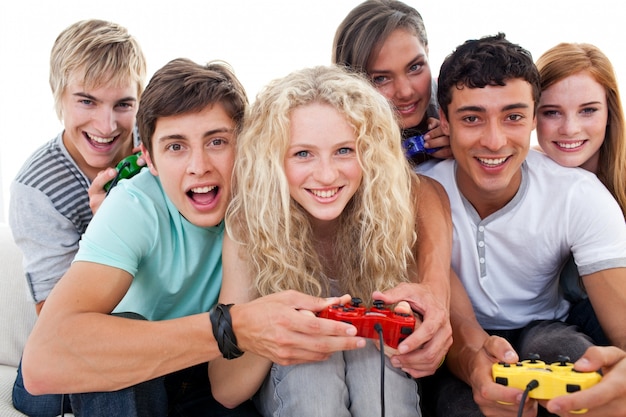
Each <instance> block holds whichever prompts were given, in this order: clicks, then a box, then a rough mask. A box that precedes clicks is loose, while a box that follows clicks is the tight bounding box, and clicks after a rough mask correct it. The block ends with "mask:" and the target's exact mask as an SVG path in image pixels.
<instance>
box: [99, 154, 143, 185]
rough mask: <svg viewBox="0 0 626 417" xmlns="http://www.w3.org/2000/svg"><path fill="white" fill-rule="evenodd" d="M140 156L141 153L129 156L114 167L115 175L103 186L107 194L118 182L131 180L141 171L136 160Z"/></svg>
mask: <svg viewBox="0 0 626 417" xmlns="http://www.w3.org/2000/svg"><path fill="white" fill-rule="evenodd" d="M140 156H141V152H138V153H136V154H133V155H129V156H127V157H126V158H124V159H122V160H121V161H120V162H119V163H118V164H117V166H116V167H115V169H116V170H117V175H116V176H115V178H113V179H112V180H111V181H109V182H107V183H106V184H105V185H104V189H105V191H107V193H108V192H109V191H110V190H111V189H112V188H113V187H115V186H116V185H117V183H118V182H119V181H120V180H123V179H127V178H132V177H134V176H135V175H136V174H138V173H139V171H141V169H142V168H143V166H141V165H138V164H137V159H139V157H140Z"/></svg>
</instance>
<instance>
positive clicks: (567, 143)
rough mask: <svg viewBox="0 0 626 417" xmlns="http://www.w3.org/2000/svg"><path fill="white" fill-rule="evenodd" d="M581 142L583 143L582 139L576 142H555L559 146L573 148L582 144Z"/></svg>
mask: <svg viewBox="0 0 626 417" xmlns="http://www.w3.org/2000/svg"><path fill="white" fill-rule="evenodd" d="M583 143H585V141H584V140H579V141H578V142H557V143H556V144H557V146H558V147H559V148H565V149H574V148H578V147H580V146H582V145H583Z"/></svg>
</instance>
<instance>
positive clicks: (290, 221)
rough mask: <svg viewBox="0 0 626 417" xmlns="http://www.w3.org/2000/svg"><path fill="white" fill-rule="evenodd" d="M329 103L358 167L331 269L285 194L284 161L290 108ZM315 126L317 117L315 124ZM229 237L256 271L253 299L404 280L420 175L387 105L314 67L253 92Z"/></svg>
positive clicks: (365, 292)
mask: <svg viewBox="0 0 626 417" xmlns="http://www.w3.org/2000/svg"><path fill="white" fill-rule="evenodd" d="M311 103H323V104H327V105H330V106H332V107H333V108H335V109H336V110H337V111H338V112H340V113H341V114H342V115H344V116H345V118H346V120H347V121H348V123H349V124H350V125H351V126H352V127H353V128H354V132H355V137H356V148H357V149H356V152H357V157H358V160H359V164H360V166H361V168H362V170H363V179H362V182H361V184H360V186H359V189H358V190H357V192H356V193H355V195H354V196H353V197H352V199H351V201H350V202H349V203H348V205H347V207H346V208H345V210H344V211H343V213H342V214H341V216H340V219H339V226H338V228H337V231H336V236H335V239H334V254H335V256H336V258H335V259H336V260H337V264H338V269H339V270H337V271H332V275H333V277H330V276H328V275H329V274H328V273H327V271H326V272H325V269H324V264H325V260H324V259H322V258H321V257H320V255H319V253H318V251H317V250H316V248H315V245H314V238H313V230H312V226H311V223H310V221H309V217H308V215H307V212H306V211H305V210H304V209H303V208H302V207H301V206H300V205H299V204H298V203H297V202H295V200H293V199H292V198H291V196H290V193H289V185H288V182H287V178H286V175H285V169H284V160H285V154H286V151H287V148H288V147H289V143H290V115H291V112H292V111H293V109H295V108H297V107H301V106H306V105H307V104H311ZM320 123H323V121H320ZM237 141H238V143H237V158H236V161H235V167H234V190H233V200H232V203H231V205H230V206H229V209H228V211H227V213H226V227H227V231H228V233H229V236H230V237H231V238H232V239H233V240H235V241H238V242H239V243H240V244H241V245H242V253H241V254H240V255H241V256H242V258H244V259H247V260H248V261H249V263H250V267H251V270H252V271H253V272H254V274H255V281H254V284H255V287H256V290H257V291H258V292H259V294H260V295H266V294H270V293H273V292H278V291H282V290H286V289H295V290H299V291H302V292H305V293H308V294H312V295H318V296H328V295H330V293H331V278H334V279H335V280H336V281H335V284H333V286H332V290H333V291H335V292H336V291H339V293H350V294H352V295H353V296H359V297H361V298H363V300H364V301H366V302H369V301H370V300H369V296H370V295H371V293H372V292H373V291H374V290H385V289H388V288H391V287H393V286H395V285H397V284H398V283H399V282H404V281H408V279H409V275H410V274H409V272H408V270H409V267H410V265H414V264H415V262H414V254H413V247H414V245H415V242H416V239H417V233H416V209H415V207H416V198H415V195H416V192H417V187H418V186H419V181H418V177H417V175H416V174H414V173H413V172H412V170H411V168H410V167H409V164H408V162H407V160H406V158H405V157H404V155H403V151H402V149H401V146H400V143H401V141H400V129H399V125H398V122H397V119H396V118H395V116H394V113H393V110H392V108H391V106H390V105H389V103H388V102H387V100H386V99H385V98H384V97H383V96H382V95H380V94H379V93H378V92H377V91H376V90H375V89H374V87H372V86H371V85H370V83H369V82H368V81H367V80H366V79H365V78H363V76H361V75H358V74H354V73H348V72H347V71H346V70H344V69H341V68H339V67H337V66H320V67H315V68H308V69H303V70H299V71H296V72H293V73H291V74H290V75H288V76H286V77H284V78H281V79H278V80H274V81H273V82H271V83H270V84H269V85H267V86H266V87H265V88H264V89H263V90H262V91H261V92H260V93H259V95H258V96H257V97H256V100H255V102H254V104H253V105H252V107H251V108H250V112H249V114H248V115H247V116H246V118H245V122H244V128H243V132H242V134H241V135H240V136H239V138H238V140H237Z"/></svg>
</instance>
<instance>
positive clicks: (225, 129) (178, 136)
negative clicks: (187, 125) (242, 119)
mask: <svg viewBox="0 0 626 417" xmlns="http://www.w3.org/2000/svg"><path fill="white" fill-rule="evenodd" d="M234 131H235V129H232V128H228V127H220V128H217V129H211V130H208V131H206V132H204V134H203V135H202V137H203V138H206V137H210V136H213V135H215V134H217V133H232V132H234ZM186 138H187V137H186V136H185V135H181V134H180V133H173V134H171V135H165V136H160V137H158V138H157V141H158V142H164V141H166V140H172V139H186Z"/></svg>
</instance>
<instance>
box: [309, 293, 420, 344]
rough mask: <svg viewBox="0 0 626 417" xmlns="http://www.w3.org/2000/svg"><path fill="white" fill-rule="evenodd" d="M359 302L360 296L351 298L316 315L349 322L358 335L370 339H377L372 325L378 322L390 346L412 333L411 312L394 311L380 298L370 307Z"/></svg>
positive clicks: (413, 320)
mask: <svg viewBox="0 0 626 417" xmlns="http://www.w3.org/2000/svg"><path fill="white" fill-rule="evenodd" d="M361 304H362V301H361V299H360V298H353V299H352V302H351V303H348V304H344V305H332V306H330V307H328V308H327V309H326V310H323V311H321V312H320V313H319V314H318V316H319V317H322V318H327V319H331V320H339V321H343V322H346V323H350V324H352V325H353V326H354V327H356V329H357V335H358V336H362V337H367V338H370V339H378V332H377V331H376V328H375V327H374V326H375V325H376V324H377V323H378V324H380V326H381V327H382V331H383V341H384V342H385V344H386V345H388V346H390V347H392V348H397V347H398V345H399V344H400V342H402V341H403V340H404V339H406V338H407V337H408V336H409V335H410V334H411V333H413V330H414V329H415V317H413V315H412V314H403V313H395V312H393V311H391V310H390V309H388V308H385V306H384V303H383V302H382V301H380V300H375V301H374V303H373V304H374V306H373V307H372V308H370V309H366V308H365V307H362V306H361Z"/></svg>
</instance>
